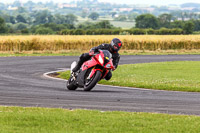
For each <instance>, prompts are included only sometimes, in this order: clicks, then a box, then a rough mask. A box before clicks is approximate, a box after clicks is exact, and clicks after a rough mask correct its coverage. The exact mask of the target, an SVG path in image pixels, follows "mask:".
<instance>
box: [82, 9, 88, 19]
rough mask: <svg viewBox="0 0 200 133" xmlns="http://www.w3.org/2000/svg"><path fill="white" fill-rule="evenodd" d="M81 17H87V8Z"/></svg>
mask: <svg viewBox="0 0 200 133" xmlns="http://www.w3.org/2000/svg"><path fill="white" fill-rule="evenodd" d="M81 17H82V18H86V17H87V11H86V10H83V11H82V12H81Z"/></svg>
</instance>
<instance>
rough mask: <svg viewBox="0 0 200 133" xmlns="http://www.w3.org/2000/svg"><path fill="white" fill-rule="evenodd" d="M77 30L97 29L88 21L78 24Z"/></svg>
mask: <svg viewBox="0 0 200 133" xmlns="http://www.w3.org/2000/svg"><path fill="white" fill-rule="evenodd" d="M77 28H78V29H84V30H87V29H95V28H96V26H95V24H94V23H92V22H88V21H86V22H83V23H81V24H78V26H77Z"/></svg>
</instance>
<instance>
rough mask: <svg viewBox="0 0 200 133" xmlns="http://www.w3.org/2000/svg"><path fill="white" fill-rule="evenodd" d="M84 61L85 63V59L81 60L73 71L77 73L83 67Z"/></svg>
mask: <svg viewBox="0 0 200 133" xmlns="http://www.w3.org/2000/svg"><path fill="white" fill-rule="evenodd" d="M83 63H84V62H83V61H81V60H79V61H78V63H77V64H76V66H75V67H74V68H73V69H72V71H73V72H74V73H76V72H77V71H78V70H79V69H80V68H81V66H82V64H83Z"/></svg>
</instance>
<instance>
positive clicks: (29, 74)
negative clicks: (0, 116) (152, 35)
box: [0, 55, 200, 115]
mask: <svg viewBox="0 0 200 133" xmlns="http://www.w3.org/2000/svg"><path fill="white" fill-rule="evenodd" d="M77 59H78V57H77V56H72V57H70V56H56V57H55V56H54V57H51V56H48V57H0V105H3V106H23V107H50V108H67V109H95V110H102V111H128V112H155V113H169V114H188V115H200V93H193V92H177V91H160V90H150V89H138V88H126V87H111V86H100V85H97V86H96V87H95V88H93V90H92V91H91V92H84V91H83V90H82V89H78V90H77V91H68V90H67V89H66V81H60V80H53V79H49V78H46V77H44V76H43V74H44V73H46V72H50V71H56V70H61V69H64V68H70V65H71V63H72V62H73V61H74V60H77ZM163 61H200V55H140V56H139V55H136V56H121V60H120V64H136V63H147V62H163Z"/></svg>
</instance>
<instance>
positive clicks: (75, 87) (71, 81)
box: [66, 76, 78, 90]
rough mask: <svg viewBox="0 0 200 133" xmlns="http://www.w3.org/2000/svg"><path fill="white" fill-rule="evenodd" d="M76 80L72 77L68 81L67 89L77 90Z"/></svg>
mask: <svg viewBox="0 0 200 133" xmlns="http://www.w3.org/2000/svg"><path fill="white" fill-rule="evenodd" d="M74 82H75V81H74V80H73V77H72V76H71V77H70V78H69V80H68V81H67V85H66V86H67V89H68V90H76V89H77V88H78V87H77V86H76V85H74Z"/></svg>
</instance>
